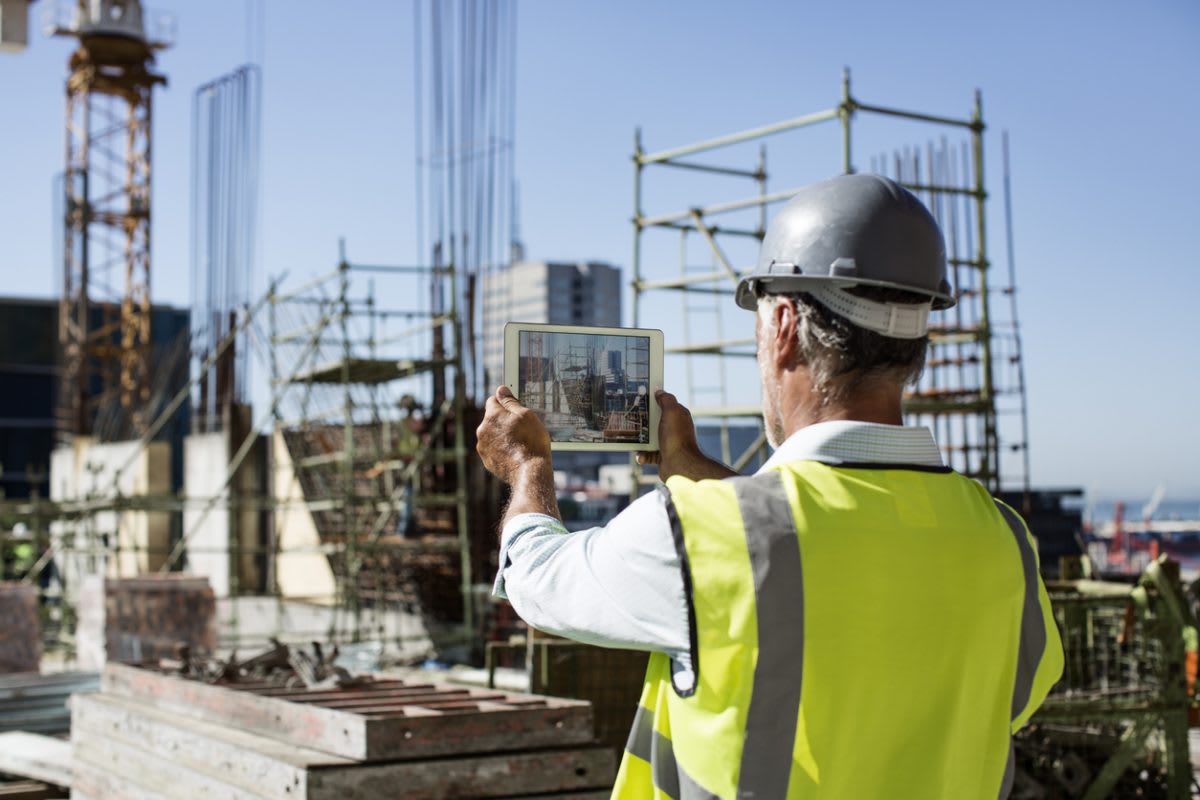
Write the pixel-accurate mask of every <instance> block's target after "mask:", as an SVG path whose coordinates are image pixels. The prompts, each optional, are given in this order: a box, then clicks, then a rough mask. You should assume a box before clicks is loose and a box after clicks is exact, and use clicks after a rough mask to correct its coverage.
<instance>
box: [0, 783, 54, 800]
mask: <svg viewBox="0 0 1200 800" xmlns="http://www.w3.org/2000/svg"><path fill="white" fill-rule="evenodd" d="M66 797H67V790H66V789H63V788H61V787H59V786H51V785H49V784H46V783H42V782H41V781H15V782H12V783H0V800H65V798H66Z"/></svg>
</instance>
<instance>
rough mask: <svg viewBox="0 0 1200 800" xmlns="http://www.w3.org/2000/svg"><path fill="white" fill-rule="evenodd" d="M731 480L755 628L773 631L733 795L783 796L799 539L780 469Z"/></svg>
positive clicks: (764, 642)
mask: <svg viewBox="0 0 1200 800" xmlns="http://www.w3.org/2000/svg"><path fill="white" fill-rule="evenodd" d="M730 482H731V483H733V484H734V492H735V493H736V495H737V501H738V507H739V508H740V509H741V512H742V524H743V527H744V528H745V530H746V548H747V549H748V550H749V552H750V568H751V570H752V572H753V573H754V602H755V617H756V618H757V621H758V630H760V631H770V632H771V635H770V636H760V637H759V639H758V661H757V663H756V664H755V666H754V682H753V684H752V686H753V688H752V689H751V693H750V708H749V709H748V710H747V712H746V735H745V738H744V739H743V742H742V766H741V771H740V772H739V773H738V797H747V798H768V797H785V796H786V795H787V787H788V777H789V776H790V775H791V772H792V747H793V745H794V744H795V741H796V720H797V717H798V715H799V712H800V681H801V679H802V677H803V676H802V667H803V664H804V576H803V573H802V572H801V569H800V540H799V539H798V538H797V536H796V524H795V520H794V519H793V518H792V504H791V503H790V502H789V501H788V496H787V490H786V489H785V488H784V486H783V474H782V473H779V472H770V473H767V474H766V475H762V476H759V477H757V478H734V479H732V480H731V481H730Z"/></svg>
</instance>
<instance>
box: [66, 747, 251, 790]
mask: <svg viewBox="0 0 1200 800" xmlns="http://www.w3.org/2000/svg"><path fill="white" fill-rule="evenodd" d="M73 752H74V754H75V760H76V762H77V763H78V764H80V765H81V766H82V765H88V766H90V767H94V768H96V769H95V771H96V772H102V773H104V774H105V776H106V777H107V778H108V779H109V780H110V782H116V783H119V784H120V785H121V787H122V789H121V791H120V792H118V793H115V794H112V793H109V792H106V791H94V792H93V793H94V794H99V795H100V796H101V797H113V798H121V800H140V798H141V797H154V798H171V799H172V800H173V799H174V798H188V799H189V800H209V799H210V798H213V799H215V798H221V800H262V795H260V794H258V793H257V792H252V791H247V790H245V789H243V788H241V787H238V786H233V785H232V784H229V783H226V782H225V781H222V780H218V779H217V778H214V777H212V776H210V775H205V774H203V773H200V772H197V771H195V770H192V769H188V768H187V767H184V766H182V765H181V764H178V763H176V762H175V760H174V759H172V758H163V757H160V756H159V755H156V754H153V753H151V752H147V751H146V750H144V749H141V748H136V747H131V746H129V745H127V744H125V743H123V742H121V741H119V740H117V739H115V738H111V737H103V736H88V737H85V738H82V739H79V740H77V741H76V742H75V743H74V750H73ZM84 772H85V770H81V774H80V781H81V782H83V786H84V791H85V792H88V791H91V790H92V787H91V786H89V785H88V783H87V779H86V778H84ZM87 772H92V770H87ZM129 791H135V792H138V794H135V795H134V797H130V795H129V794H127V793H126V792H129Z"/></svg>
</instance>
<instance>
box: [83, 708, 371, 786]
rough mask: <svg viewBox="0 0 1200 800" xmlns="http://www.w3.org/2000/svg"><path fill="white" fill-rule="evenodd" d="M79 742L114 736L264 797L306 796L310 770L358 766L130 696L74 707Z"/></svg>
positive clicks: (126, 742)
mask: <svg viewBox="0 0 1200 800" xmlns="http://www.w3.org/2000/svg"><path fill="white" fill-rule="evenodd" d="M74 715H75V716H74V720H73V724H72V730H71V736H72V739H73V740H74V741H75V742H76V743H82V742H87V741H90V740H92V739H96V738H105V737H108V738H112V739H114V740H117V741H119V742H121V743H123V744H125V745H128V746H131V747H138V748H141V749H144V750H147V751H153V752H156V753H159V754H169V755H170V758H171V759H172V762H173V763H176V764H178V765H180V766H182V767H185V768H187V769H191V770H195V771H196V772H199V773H211V774H213V775H215V776H216V777H219V778H220V779H221V780H223V781H226V782H228V783H231V784H234V785H236V786H240V787H242V788H244V789H254V790H255V791H256V792H258V793H259V795H260V796H262V797H264V798H276V799H277V800H290V799H291V798H303V797H304V794H303V791H302V785H303V782H304V775H305V770H306V769H307V768H308V767H309V766H348V765H352V764H353V763H354V762H352V761H350V760H348V759H345V758H340V757H338V756H333V755H329V754H328V753H322V752H320V751H317V750H311V749H307V748H304V747H298V746H296V745H293V744H284V743H281V742H278V741H276V740H274V739H270V738H267V737H264V736H259V735H256V734H253V733H248V732H246V731H242V730H238V729H236V728H227V727H223V726H221V725H219V724H215V723H210V722H204V721H202V720H194V719H190V718H187V717H182V716H180V715H178V714H170V713H165V712H162V711H159V710H156V709H154V708H152V707H149V706H146V705H144V704H140V703H137V702H135V701H131V700H129V699H126V698H120V697H113V696H110V695H91V696H89V697H86V698H81V699H80V700H79V701H76V703H75V704H74Z"/></svg>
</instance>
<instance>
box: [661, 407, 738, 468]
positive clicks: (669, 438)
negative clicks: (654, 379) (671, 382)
mask: <svg viewBox="0 0 1200 800" xmlns="http://www.w3.org/2000/svg"><path fill="white" fill-rule="evenodd" d="M654 399H655V400H656V401H657V402H658V407H659V408H660V409H662V415H661V416H660V418H659V420H658V450H656V451H649V452H646V451H643V452H639V453H638V454H637V462H638V463H639V464H657V465H658V475H659V477H660V478H661V479H662V480H663V481H666V480H667V479H668V478H670V477H672V476H673V475H682V476H683V477H685V478H689V479H691V480H694V481H698V480H703V479H704V478H717V479H720V478H728V477H731V476H733V475H736V474H737V473H736V472H734V471H733V470H731V469H730V468H729V467H727V466H725V465H724V464H722V463H721V462H719V461H714V460H713V459H711V458H709V457H708V456H706V455H704V453H703V452H701V450H700V443H699V442H698V441H697V440H696V425H695V423H694V422H692V413H691V412H690V411H688V410H687V407H686V406H684V405H683V404H682V403H680V402H679V400H677V399H676V398H675V395H673V394H671V393H670V392H664V391H663V390H662V389H659V390H658V391H656V392H655V393H654Z"/></svg>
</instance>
